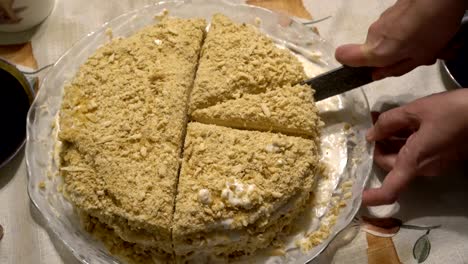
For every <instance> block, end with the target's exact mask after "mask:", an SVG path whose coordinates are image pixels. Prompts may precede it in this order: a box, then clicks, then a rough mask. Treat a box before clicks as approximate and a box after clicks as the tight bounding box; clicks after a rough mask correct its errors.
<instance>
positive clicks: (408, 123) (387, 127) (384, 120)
mask: <svg viewBox="0 0 468 264" xmlns="http://www.w3.org/2000/svg"><path fill="white" fill-rule="evenodd" d="M417 127H419V121H418V119H417V117H415V116H414V115H412V114H410V113H408V112H407V111H406V109H405V107H404V106H400V107H397V108H394V109H391V110H389V111H386V112H384V113H382V114H380V116H379V118H378V119H377V122H376V123H375V124H374V126H373V127H372V128H371V129H369V130H368V131H367V135H366V139H367V140H368V141H378V140H383V139H386V138H389V137H391V136H393V135H394V134H396V133H398V132H399V131H401V130H404V129H412V130H415V129H416V128H417Z"/></svg>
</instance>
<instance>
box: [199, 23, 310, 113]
mask: <svg viewBox="0 0 468 264" xmlns="http://www.w3.org/2000/svg"><path fill="white" fill-rule="evenodd" d="M305 78H306V75H305V73H304V69H303V67H302V64H301V63H300V62H299V61H298V59H297V58H296V57H295V56H294V55H293V54H292V53H291V52H290V51H289V50H286V49H280V48H278V47H276V45H275V43H274V42H273V41H272V40H271V39H270V38H268V37H267V36H265V35H264V34H262V33H261V32H260V31H259V30H258V29H257V28H256V27H254V26H252V25H247V24H238V23H235V22H233V21H232V20H230V19H229V18H227V17H226V16H224V15H222V14H215V15H214V16H213V18H212V20H211V25H210V29H209V31H208V33H207V36H206V39H205V43H204V45H203V48H202V54H201V58H200V62H199V66H198V71H197V74H196V79H195V84H194V88H193V92H192V95H191V102H190V112H193V111H194V110H196V109H202V108H206V107H209V106H212V105H215V104H217V103H220V102H224V101H226V100H229V99H235V98H240V97H242V96H243V95H245V94H258V93H262V92H265V91H267V90H268V89H271V88H277V87H282V86H284V85H286V84H295V83H298V82H300V81H301V80H304V79H305Z"/></svg>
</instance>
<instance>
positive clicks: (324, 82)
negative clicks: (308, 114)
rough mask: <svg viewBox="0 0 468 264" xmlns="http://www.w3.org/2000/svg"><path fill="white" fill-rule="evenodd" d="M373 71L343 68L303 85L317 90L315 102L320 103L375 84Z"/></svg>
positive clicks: (366, 68) (361, 68)
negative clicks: (369, 84) (372, 83)
mask: <svg viewBox="0 0 468 264" xmlns="http://www.w3.org/2000/svg"><path fill="white" fill-rule="evenodd" d="M373 69H374V68H373V67H349V66H341V67H339V68H337V69H334V70H331V71H329V72H326V73H323V74H320V75H318V76H316V77H314V78H312V79H309V80H306V81H303V82H301V84H307V85H309V86H311V87H312V88H313V89H314V90H315V94H314V98H315V101H320V100H323V99H326V98H328V97H332V96H335V95H338V94H342V93H345V92H347V91H350V90H353V89H355V88H358V87H361V86H363V85H366V84H368V83H370V82H373V79H372V71H373Z"/></svg>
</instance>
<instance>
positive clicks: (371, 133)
mask: <svg viewBox="0 0 468 264" xmlns="http://www.w3.org/2000/svg"><path fill="white" fill-rule="evenodd" d="M366 140H367V141H374V129H372V128H370V129H369V130H367V133H366Z"/></svg>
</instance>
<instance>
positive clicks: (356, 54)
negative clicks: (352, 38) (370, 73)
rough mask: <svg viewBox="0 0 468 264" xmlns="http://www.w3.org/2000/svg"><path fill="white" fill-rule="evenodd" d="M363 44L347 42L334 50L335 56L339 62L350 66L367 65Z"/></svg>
mask: <svg viewBox="0 0 468 264" xmlns="http://www.w3.org/2000/svg"><path fill="white" fill-rule="evenodd" d="M364 45H365V44H362V45H360V44H347V45H343V46H340V47H338V48H337V49H336V51H335V58H336V60H337V61H339V62H340V63H341V64H344V65H348V66H351V67H360V66H369V61H368V58H367V55H366V48H365V46H364Z"/></svg>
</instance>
